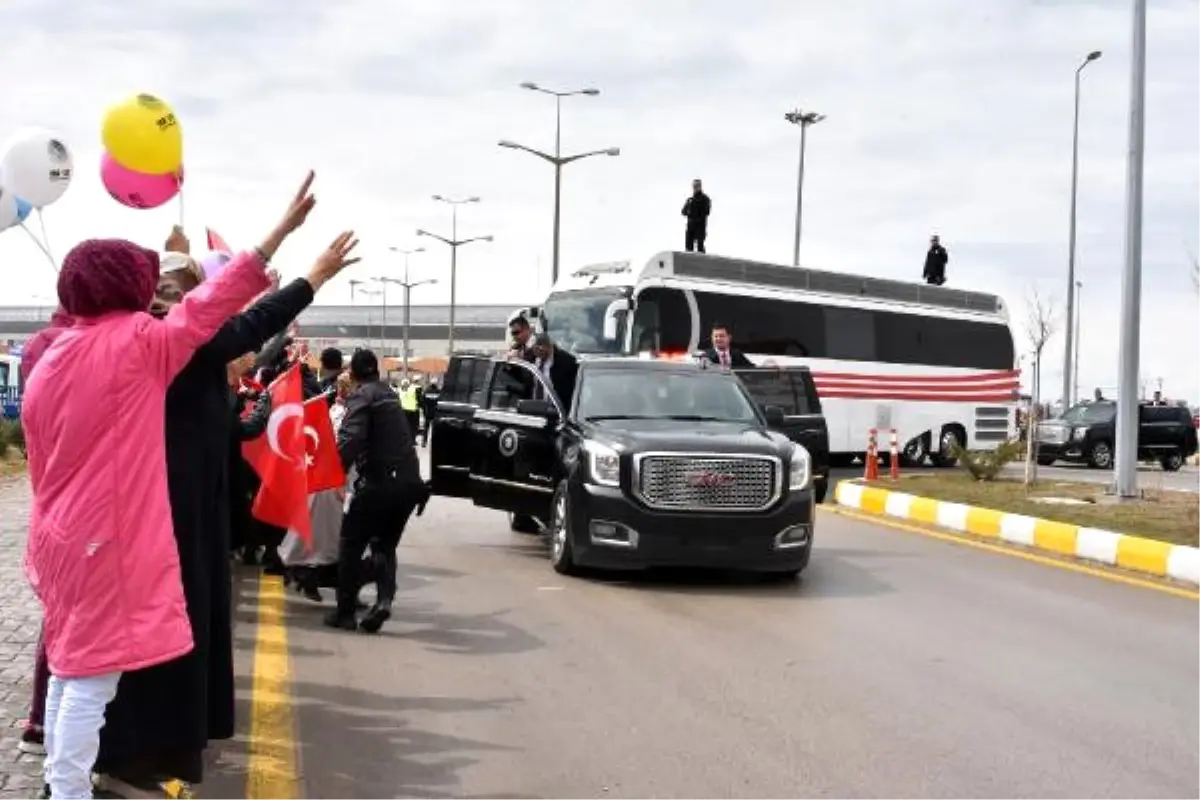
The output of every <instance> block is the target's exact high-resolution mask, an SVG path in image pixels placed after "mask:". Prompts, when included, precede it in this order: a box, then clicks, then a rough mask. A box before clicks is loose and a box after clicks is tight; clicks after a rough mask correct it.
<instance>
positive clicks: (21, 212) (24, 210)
mask: <svg viewBox="0 0 1200 800" xmlns="http://www.w3.org/2000/svg"><path fill="white" fill-rule="evenodd" d="M13 199H14V200H15V201H16V202H17V222H24V221H25V220H27V219H29V214H30V213H31V212H32V211H33V206H31V205H29V203H27V202H25V201H24V200H22V199H21V198H19V197H14V198H13Z"/></svg>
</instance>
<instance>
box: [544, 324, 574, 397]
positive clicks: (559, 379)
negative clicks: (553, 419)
mask: <svg viewBox="0 0 1200 800" xmlns="http://www.w3.org/2000/svg"><path fill="white" fill-rule="evenodd" d="M533 352H534V355H535V356H536V357H537V361H536V362H535V363H536V366H537V370H538V372H540V373H542V377H543V378H545V379H546V382H547V383H549V384H550V387H551V388H552V389H554V393H555V394H556V395H558V399H559V400H561V401H562V404H563V408H564V409H565V408H569V407H570V405H571V398H573V397H574V396H575V377H576V375H578V373H579V362H578V361H576V360H575V356H573V355H571V354H570V353H568V352H567V351H566V350H563V349H561V348H560V347H559V346H558V345H556V344H555V343H554V342H553V341H551V339H550V336H549V335H548V334H545V333H539V334H538V335H537V336H535V337H533Z"/></svg>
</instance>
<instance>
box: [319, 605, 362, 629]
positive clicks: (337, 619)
mask: <svg viewBox="0 0 1200 800" xmlns="http://www.w3.org/2000/svg"><path fill="white" fill-rule="evenodd" d="M325 627H327V628H337V629H338V630H342V631H356V630H358V622H357V621H356V620H355V619H354V617H353V616H349V617H347V616H344V615H342V614H340V613H338V610H337V609H336V608H335V609H333V610H332V611H330V612H329V613H328V614H326V615H325Z"/></svg>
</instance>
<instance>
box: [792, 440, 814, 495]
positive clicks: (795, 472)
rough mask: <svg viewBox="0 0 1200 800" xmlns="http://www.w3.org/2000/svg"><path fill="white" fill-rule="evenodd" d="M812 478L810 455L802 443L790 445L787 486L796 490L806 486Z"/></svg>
mask: <svg viewBox="0 0 1200 800" xmlns="http://www.w3.org/2000/svg"><path fill="white" fill-rule="evenodd" d="M811 478H812V457H811V456H809V454H808V449H807V448H806V447H805V446H804V445H802V444H794V445H792V460H791V463H790V466H789V468H788V488H789V489H791V491H793V492H796V491H799V490H800V489H804V488H805V487H807V486H808V482H809V480H810V479H811Z"/></svg>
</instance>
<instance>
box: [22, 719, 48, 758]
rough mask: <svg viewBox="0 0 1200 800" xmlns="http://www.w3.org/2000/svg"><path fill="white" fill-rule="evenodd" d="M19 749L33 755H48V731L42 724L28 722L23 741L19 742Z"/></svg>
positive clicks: (23, 733)
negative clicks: (44, 729)
mask: <svg viewBox="0 0 1200 800" xmlns="http://www.w3.org/2000/svg"><path fill="white" fill-rule="evenodd" d="M17 749H18V750H20V751H21V752H22V753H28V754H29V755H31V756H44V755H46V732H45V731H43V730H42V726H40V725H29V724H26V725H25V730H24V731H23V732H22V733H21V741H19V742H17Z"/></svg>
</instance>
